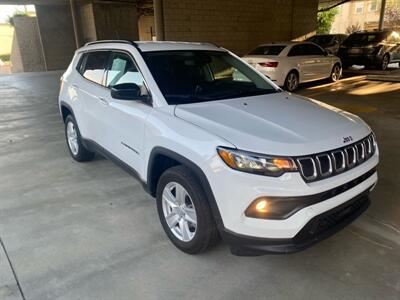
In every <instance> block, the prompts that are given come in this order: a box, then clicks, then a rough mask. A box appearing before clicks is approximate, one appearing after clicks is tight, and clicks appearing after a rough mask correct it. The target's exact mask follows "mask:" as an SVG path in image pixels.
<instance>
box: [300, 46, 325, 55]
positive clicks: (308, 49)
mask: <svg viewBox="0 0 400 300" xmlns="http://www.w3.org/2000/svg"><path fill="white" fill-rule="evenodd" d="M303 51H304V52H303V53H304V54H303V55H324V51H322V49H321V48H319V47H318V46H316V45H313V44H303Z"/></svg>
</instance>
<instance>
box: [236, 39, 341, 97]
mask: <svg viewBox="0 0 400 300" xmlns="http://www.w3.org/2000/svg"><path fill="white" fill-rule="evenodd" d="M243 59H244V60H245V61H246V62H247V63H249V64H250V65H252V66H253V67H254V68H256V69H257V70H258V71H260V72H261V73H263V74H264V75H266V76H268V77H269V78H270V79H271V80H272V81H273V82H275V83H276V84H277V85H279V86H282V87H284V88H285V89H286V90H288V91H289V92H293V91H295V90H297V88H298V86H299V84H300V83H303V82H309V81H314V80H321V79H325V78H330V79H331V80H332V81H337V80H339V79H340V77H341V75H342V64H341V62H340V59H339V58H337V57H336V56H334V55H331V54H328V53H327V52H326V51H325V50H324V49H322V48H321V47H320V46H318V45H316V44H314V43H308V42H286V43H276V44H264V45H260V46H258V47H257V48H255V49H253V50H252V51H250V52H249V54H247V55H246V56H244V57H243Z"/></svg>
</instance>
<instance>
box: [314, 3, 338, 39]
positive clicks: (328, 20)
mask: <svg viewBox="0 0 400 300" xmlns="http://www.w3.org/2000/svg"><path fill="white" fill-rule="evenodd" d="M338 13H339V10H338V8H337V7H335V8H332V9H330V10H327V11H323V12H319V13H318V14H317V34H322V33H329V32H330V30H331V27H332V24H333V21H335V16H336V15H337V14H338Z"/></svg>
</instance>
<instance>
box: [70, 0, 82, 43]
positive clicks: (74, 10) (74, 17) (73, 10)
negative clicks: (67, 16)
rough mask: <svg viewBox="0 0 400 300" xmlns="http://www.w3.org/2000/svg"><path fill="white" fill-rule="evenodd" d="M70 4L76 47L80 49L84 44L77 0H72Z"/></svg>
mask: <svg viewBox="0 0 400 300" xmlns="http://www.w3.org/2000/svg"><path fill="white" fill-rule="evenodd" d="M69 4H70V7H71V16H72V25H73V27H74V35H75V43H76V49H78V48H79V47H80V46H82V35H81V31H80V26H79V25H80V22H79V16H78V10H77V5H76V0H70V1H69Z"/></svg>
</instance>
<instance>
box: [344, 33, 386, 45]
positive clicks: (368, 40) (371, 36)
mask: <svg viewBox="0 0 400 300" xmlns="http://www.w3.org/2000/svg"><path fill="white" fill-rule="evenodd" d="M385 38H386V33H384V32H375V33H354V34H351V35H350V36H349V37H348V38H347V39H346V40H345V41H344V42H343V44H344V45H346V46H363V45H371V44H376V43H380V42H381V41H382V40H384V39H385Z"/></svg>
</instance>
